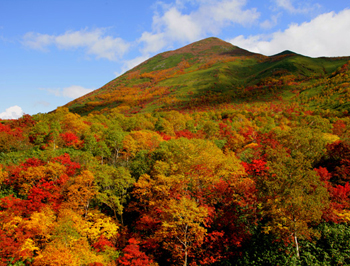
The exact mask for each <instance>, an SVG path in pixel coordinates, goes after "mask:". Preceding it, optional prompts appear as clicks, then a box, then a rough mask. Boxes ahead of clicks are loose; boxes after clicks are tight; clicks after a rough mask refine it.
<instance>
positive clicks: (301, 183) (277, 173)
mask: <svg viewBox="0 0 350 266" xmlns="http://www.w3.org/2000/svg"><path fill="white" fill-rule="evenodd" d="M268 167H269V174H270V175H269V178H268V179H266V180H265V181H264V182H259V183H260V184H262V185H264V187H262V186H261V187H258V189H263V188H264V189H265V191H266V192H265V198H264V199H263V200H264V202H263V210H264V212H265V213H266V214H265V215H268V217H269V219H270V220H269V222H267V224H266V226H265V229H264V230H265V232H266V233H269V232H271V231H272V232H273V233H275V234H277V235H278V236H280V237H281V238H282V239H283V240H284V241H287V242H288V241H290V240H289V239H288V238H289V237H293V241H294V244H295V248H296V256H297V257H298V258H299V244H298V238H309V237H310V236H313V235H315V234H316V232H315V231H314V230H313V229H312V227H311V225H312V224H317V223H319V222H320V221H321V217H322V213H323V210H324V209H325V208H326V207H327V205H328V197H329V195H328V192H327V189H326V188H325V187H324V185H323V184H322V182H321V181H320V179H319V177H318V175H317V174H316V172H315V171H313V169H312V166H311V163H310V160H308V158H307V157H306V156H304V155H303V154H302V153H300V152H296V153H295V155H294V157H291V156H290V155H289V154H287V153H284V152H282V153H277V154H276V158H275V160H274V161H271V162H269V163H268Z"/></svg>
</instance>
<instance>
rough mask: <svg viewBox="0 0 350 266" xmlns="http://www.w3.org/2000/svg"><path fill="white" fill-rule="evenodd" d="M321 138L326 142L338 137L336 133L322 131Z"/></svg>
mask: <svg viewBox="0 0 350 266" xmlns="http://www.w3.org/2000/svg"><path fill="white" fill-rule="evenodd" d="M322 138H323V140H324V141H325V142H326V143H328V144H329V143H333V142H336V141H338V140H339V139H340V138H339V137H338V136H337V135H334V134H330V133H322Z"/></svg>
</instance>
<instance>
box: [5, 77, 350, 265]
mask: <svg viewBox="0 0 350 266" xmlns="http://www.w3.org/2000/svg"><path fill="white" fill-rule="evenodd" d="M145 78H147V77H145ZM289 81H291V79H288V82H289ZM220 107H221V109H216V110H215V111H214V110H213V111H210V110H209V111H202V112H193V111H190V112H178V111H167V112H154V113H146V114H134V115H129V116H125V115H124V114H121V113H120V110H119V109H118V108H116V109H111V110H109V111H108V112H106V113H104V114H96V113H95V114H89V115H87V116H83V117H82V116H79V115H77V114H74V113H71V112H69V111H68V109H66V108H59V109H57V110H56V111H55V112H53V113H50V114H37V115H34V116H29V115H24V116H23V117H21V118H20V119H17V120H3V121H0V122H1V123H0V162H1V164H0V265H91V266H92V265H95V266H97V265H291V264H293V263H294V264H295V265H347V264H350V249H349V246H350V245H349V244H350V243H349V241H350V240H349V239H350V238H349V236H350V230H349V226H348V223H349V221H350V204H349V203H350V202H349V195H350V186H349V176H350V134H349V132H350V131H349V128H350V117H349V116H348V115H347V113H346V112H338V111H331V110H326V111H322V110H319V111H309V110H307V109H305V107H303V106H302V105H298V104H297V103H285V102H279V103H260V104H251V105H248V104H245V105H237V106H235V107H234V106H232V105H227V106H225V105H224V104H223V105H221V106H220Z"/></svg>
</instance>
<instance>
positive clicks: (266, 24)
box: [260, 13, 281, 30]
mask: <svg viewBox="0 0 350 266" xmlns="http://www.w3.org/2000/svg"><path fill="white" fill-rule="evenodd" d="M280 16H281V13H278V14H277V15H272V16H271V18H270V19H267V20H264V21H263V22H261V23H260V27H261V28H263V29H266V30H268V29H272V28H273V27H275V26H276V25H277V24H278V19H279V18H280Z"/></svg>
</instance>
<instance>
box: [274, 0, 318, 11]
mask: <svg viewBox="0 0 350 266" xmlns="http://www.w3.org/2000/svg"><path fill="white" fill-rule="evenodd" d="M274 2H275V3H276V5H277V7H280V8H282V9H285V10H287V11H288V12H289V13H292V14H300V13H303V14H307V13H309V12H311V11H313V10H315V9H317V8H320V5H319V4H314V5H310V4H308V3H307V2H306V1H301V2H300V5H299V7H295V5H293V0H274Z"/></svg>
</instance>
